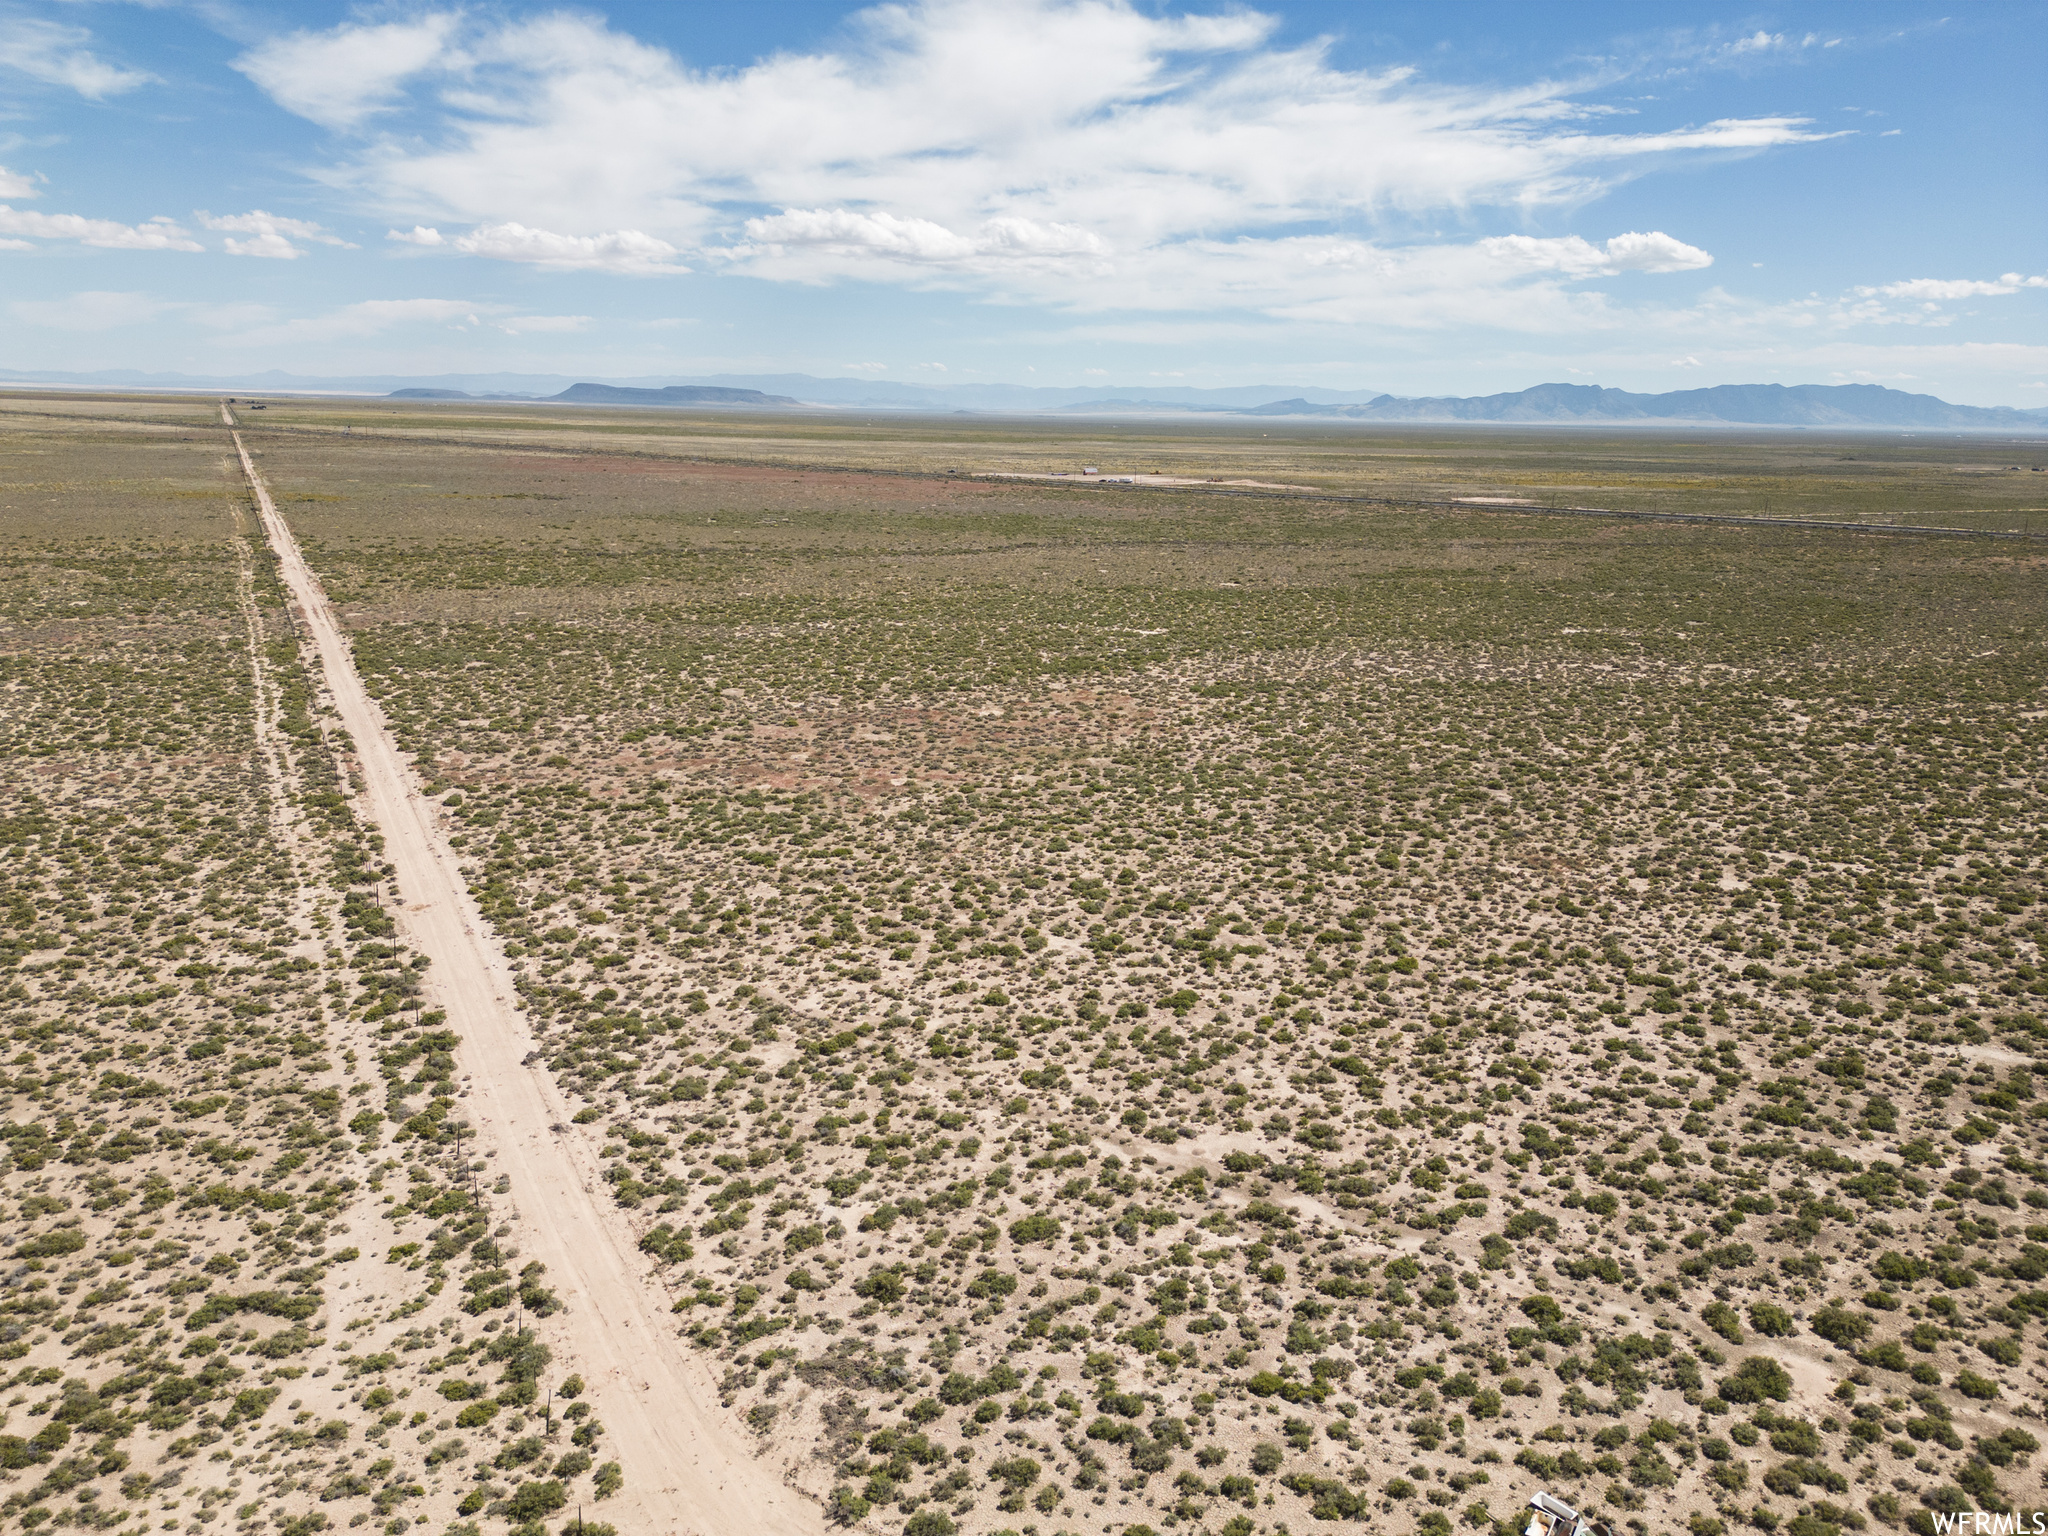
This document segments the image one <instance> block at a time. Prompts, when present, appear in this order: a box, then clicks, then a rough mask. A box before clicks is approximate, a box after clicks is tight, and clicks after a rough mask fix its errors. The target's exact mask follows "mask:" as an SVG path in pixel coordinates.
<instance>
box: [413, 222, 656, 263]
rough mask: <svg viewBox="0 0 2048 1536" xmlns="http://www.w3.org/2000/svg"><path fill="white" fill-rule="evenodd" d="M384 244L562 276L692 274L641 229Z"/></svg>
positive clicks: (509, 229) (490, 230) (426, 236)
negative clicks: (436, 250) (525, 265)
mask: <svg viewBox="0 0 2048 1536" xmlns="http://www.w3.org/2000/svg"><path fill="white" fill-rule="evenodd" d="M384 238H385V239H387V240H395V241H397V242H399V243H400V244H403V245H416V246H421V247H423V248H426V249H429V250H431V249H434V248H436V247H440V248H444V249H447V250H450V251H454V252H456V253H458V254H459V255H463V256H485V257H489V258H490V259H492V260H494V261H520V262H526V263H528V264H529V265H532V266H536V267H553V268H556V269H557V270H561V271H595V272H625V273H655V272H667V273H674V272H687V271H689V268H688V267H685V266H683V265H682V264H681V263H680V262H679V261H678V260H677V258H678V257H679V256H680V255H681V252H679V251H678V250H677V249H676V248H675V247H674V246H672V245H670V244H669V243H668V242H667V241H666V240H657V239H656V238H655V237H654V236H652V235H649V234H643V233H642V232H641V231H639V230H637V229H613V230H606V231H605V232H603V233H602V234H596V235H561V234H556V233H555V232H554V231H553V230H549V229H529V228H527V226H526V225H524V224H485V225H482V226H480V227H478V228H476V229H472V230H470V231H469V232H468V233H466V234H461V235H457V236H456V237H455V238H453V239H452V240H451V239H447V238H444V237H443V236H442V234H441V232H440V231H439V230H438V229H431V228H428V227H426V226H424V225H419V224H415V225H414V226H413V227H412V228H411V229H394V230H391V231H389V232H387V233H386V235H385V237H384Z"/></svg>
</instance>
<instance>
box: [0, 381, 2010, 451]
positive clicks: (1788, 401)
mask: <svg viewBox="0 0 2048 1536" xmlns="http://www.w3.org/2000/svg"><path fill="white" fill-rule="evenodd" d="M9 383H13V384H16V385H29V386H35V385H41V386H46V387H47V386H66V387H72V388H87V389H113V390H119V389H185V390H215V389H218V390H232V391H234V392H236V393H238V394H240V393H246V392H249V391H252V390H253V391H257V392H262V391H266V390H269V391H275V392H277V393H280V394H282V393H287V392H289V393H303V394H354V395H387V396H390V397H392V398H397V399H412V400H460V399H474V400H527V401H536V402H537V401H542V400H546V401H550V402H560V403H563V404H604V405H638V406H702V405H727V406H736V407H749V406H751V407H755V408H762V409H769V408H772V409H781V410H789V409H794V408H797V407H800V406H806V405H808V406H822V407H829V408H838V409H847V408H852V409H861V410H878V411H905V410H908V411H930V412H959V411H987V412H998V413H1029V414H1042V413H1049V412H1056V413H1058V414H1061V415H1071V416H1191V415H1197V414H1200V415H1212V416H1239V417H1246V416H1249V417H1276V418H1293V419H1299V420H1302V421H1317V420H1320V421H1333V422H1334V421H1357V422H1386V423H1399V422H1415V423H1432V422H1445V423H1448V422H1474V423H1481V422H1494V423H1502V424H1521V425H1529V426H1627V425H1630V424H1634V425H1643V426H1647V425H1657V424H1669V425H1673V426H1684V425H1695V426H1728V427H1807V428H1813V427H1820V428H1828V427H1835V428H1899V429H1906V430H1916V431H1929V430H1932V431H1940V430H1949V431H1976V432H1986V431H1990V432H1997V431H2004V432H2019V433H2024V434H2027V435H2029V436H2032V435H2036V434H2040V433H2044V432H2048V407H2036V408H2031V409H2019V408H2015V407H2011V406H1975V405H1952V404H1950V403H1949V402H1948V401H1946V400H1940V399H1937V398H1935V397H1934V396H1933V395H1916V394H1908V393H1906V392H1905V391H1903V390H1896V389H1888V388H1885V387H1884V386H1882V385H1877V384H1793V385H1784V384H1722V385H1717V386H1715V387H1713V388H1709V389H1681V390H1672V391H1669V392H1667V393H1663V394H1636V393H1633V392H1632V391H1629V390H1623V389H1603V388H1600V387H1599V386H1597V385H1591V384H1538V385H1536V386H1535V387H1534V388H1531V389H1523V390H1516V391H1512V392H1510V393H1505V394H1496V395H1474V396H1456V395H1445V396H1429V397H1421V398H1417V397H1412V396H1411V397H1403V396H1399V395H1391V394H1386V393H1383V392H1381V391H1378V390H1333V389H1321V388H1304V387H1301V386H1290V385H1262V384H1244V385H1234V386H1231V387H1229V388H1221V389H1199V388H1194V387H1182V386H1137V387H1129V388H1118V387H1103V386H1094V387H1088V386H1083V387H1079V388H1059V387H1051V386H1043V385H1024V384H948V385H925V384H897V383H889V382H884V381H879V380H874V379H846V378H832V379H826V378H816V377H813V376H812V375H810V374H803V373H784V374H714V375H711V376H709V377H703V378H692V379H677V378H635V379H601V380H576V379H571V378H567V377H565V376H563V375H559V374H515V373H498V374H444V375H441V376H438V377H432V378H404V377H394V376H386V375H367V376H362V375H359V376H353V377H330V378H322V377H308V376H304V375H295V374H286V373H281V372H278V371H275V370H273V371H271V372H268V373H258V374H236V375H233V376H228V377H220V378H205V377H199V376H194V375H190V374H175V373H172V374H161V373H144V372H140V371H136V370H129V369H114V370H108V371H105V372H100V373H80V374H61V373H24V372H20V371H9V370H0V387H5V386H6V385H7V384H9Z"/></svg>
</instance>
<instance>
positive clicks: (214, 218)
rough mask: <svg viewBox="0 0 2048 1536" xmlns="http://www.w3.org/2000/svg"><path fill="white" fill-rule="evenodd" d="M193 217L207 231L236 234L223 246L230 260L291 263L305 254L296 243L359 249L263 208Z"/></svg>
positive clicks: (328, 234) (310, 226) (301, 222)
mask: <svg viewBox="0 0 2048 1536" xmlns="http://www.w3.org/2000/svg"><path fill="white" fill-rule="evenodd" d="M193 217H194V218H196V219H198V221H199V222H200V224H201V225H202V226H203V227H205V228H207V229H217V230H223V231H233V232H234V233H231V234H229V236H228V238H227V239H226V240H224V241H222V242H221V246H222V249H224V250H225V251H226V252H227V253H228V254H229V255H230V256H263V257H268V258H270V259H271V260H274V261H292V260H295V259H297V258H298V257H300V256H303V255H305V254H306V253H305V252H304V251H303V250H301V249H300V248H299V247H298V246H296V245H293V244H292V242H293V241H294V240H315V241H318V242H319V243H320V244H322V245H338V246H340V247H342V248H343V249H344V250H350V251H353V250H355V249H357V247H356V246H354V245H351V244H350V243H349V242H348V241H346V240H344V239H342V238H341V237H340V236H339V235H334V234H330V233H329V232H328V231H327V230H325V229H323V228H322V227H321V226H320V225H318V224H314V223H310V222H308V221H307V220H305V219H288V218H284V217H281V216H280V215H278V214H274V213H265V212H264V211H263V210H262V209H261V208H256V209H252V210H251V211H250V212H248V213H232V214H212V213H203V212H202V213H198V214H194V215H193ZM236 234H244V235H247V236H249V238H248V239H247V240H237V239H236V238H235V235H236Z"/></svg>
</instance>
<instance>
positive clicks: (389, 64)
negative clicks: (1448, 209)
mask: <svg viewBox="0 0 2048 1536" xmlns="http://www.w3.org/2000/svg"><path fill="white" fill-rule="evenodd" d="M457 19H458V18H457V17H455V16H454V15H453V14H451V13H442V14H438V15H428V16H422V17H420V18H419V19H418V20H416V21H394V22H385V23H383V24H381V25H376V26H360V25H353V24H352V25H347V26H340V27H335V28H334V29H332V30H331V31H327V32H294V33H292V34H291V35H290V36H289V37H279V38H273V39H272V40H271V41H269V42H267V43H262V44H259V45H258V46H257V47H255V48H252V49H250V50H249V51H248V52H247V53H245V54H243V55H242V57H241V58H239V59H237V60H235V68H236V69H238V70H240V71H241V72H242V73H243V74H245V75H247V76H248V77H249V78H250V79H251V80H253V81H254V82H255V83H256V84H257V85H258V86H259V87H261V88H262V90H263V91H264V92H265V93H266V94H268V95H269V96H270V98H271V99H272V100H273V101H275V102H277V104H278V105H279V106H282V107H284V108H286V109H287V110H289V111H292V112H296V113H297V114H298V115H299V116H301V117H304V118H310V119H311V120H312V121H313V122H316V123H320V124H322V125H323V126H325V127H329V128H353V127H354V126H355V125H356V124H358V123H360V122H361V121H362V120H363V119H364V118H366V117H368V116H369V115H370V114H371V113H373V112H376V111H378V110H380V109H382V108H384V107H387V106H389V105H390V104H391V103H392V102H393V101H394V100H396V99H397V97H398V96H399V94H400V92H401V90H402V88H403V86H404V84H405V82H406V80H407V79H409V78H410V77H411V76H413V75H416V74H419V73H420V72H421V71H423V70H425V69H428V68H429V67H431V66H434V65H436V64H438V65H441V66H442V67H444V68H445V67H447V66H449V65H450V64H452V63H453V62H454V60H453V59H451V58H450V56H449V53H448V44H449V39H450V36H451V35H452V34H453V32H454V30H455V26H456V22H457Z"/></svg>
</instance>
